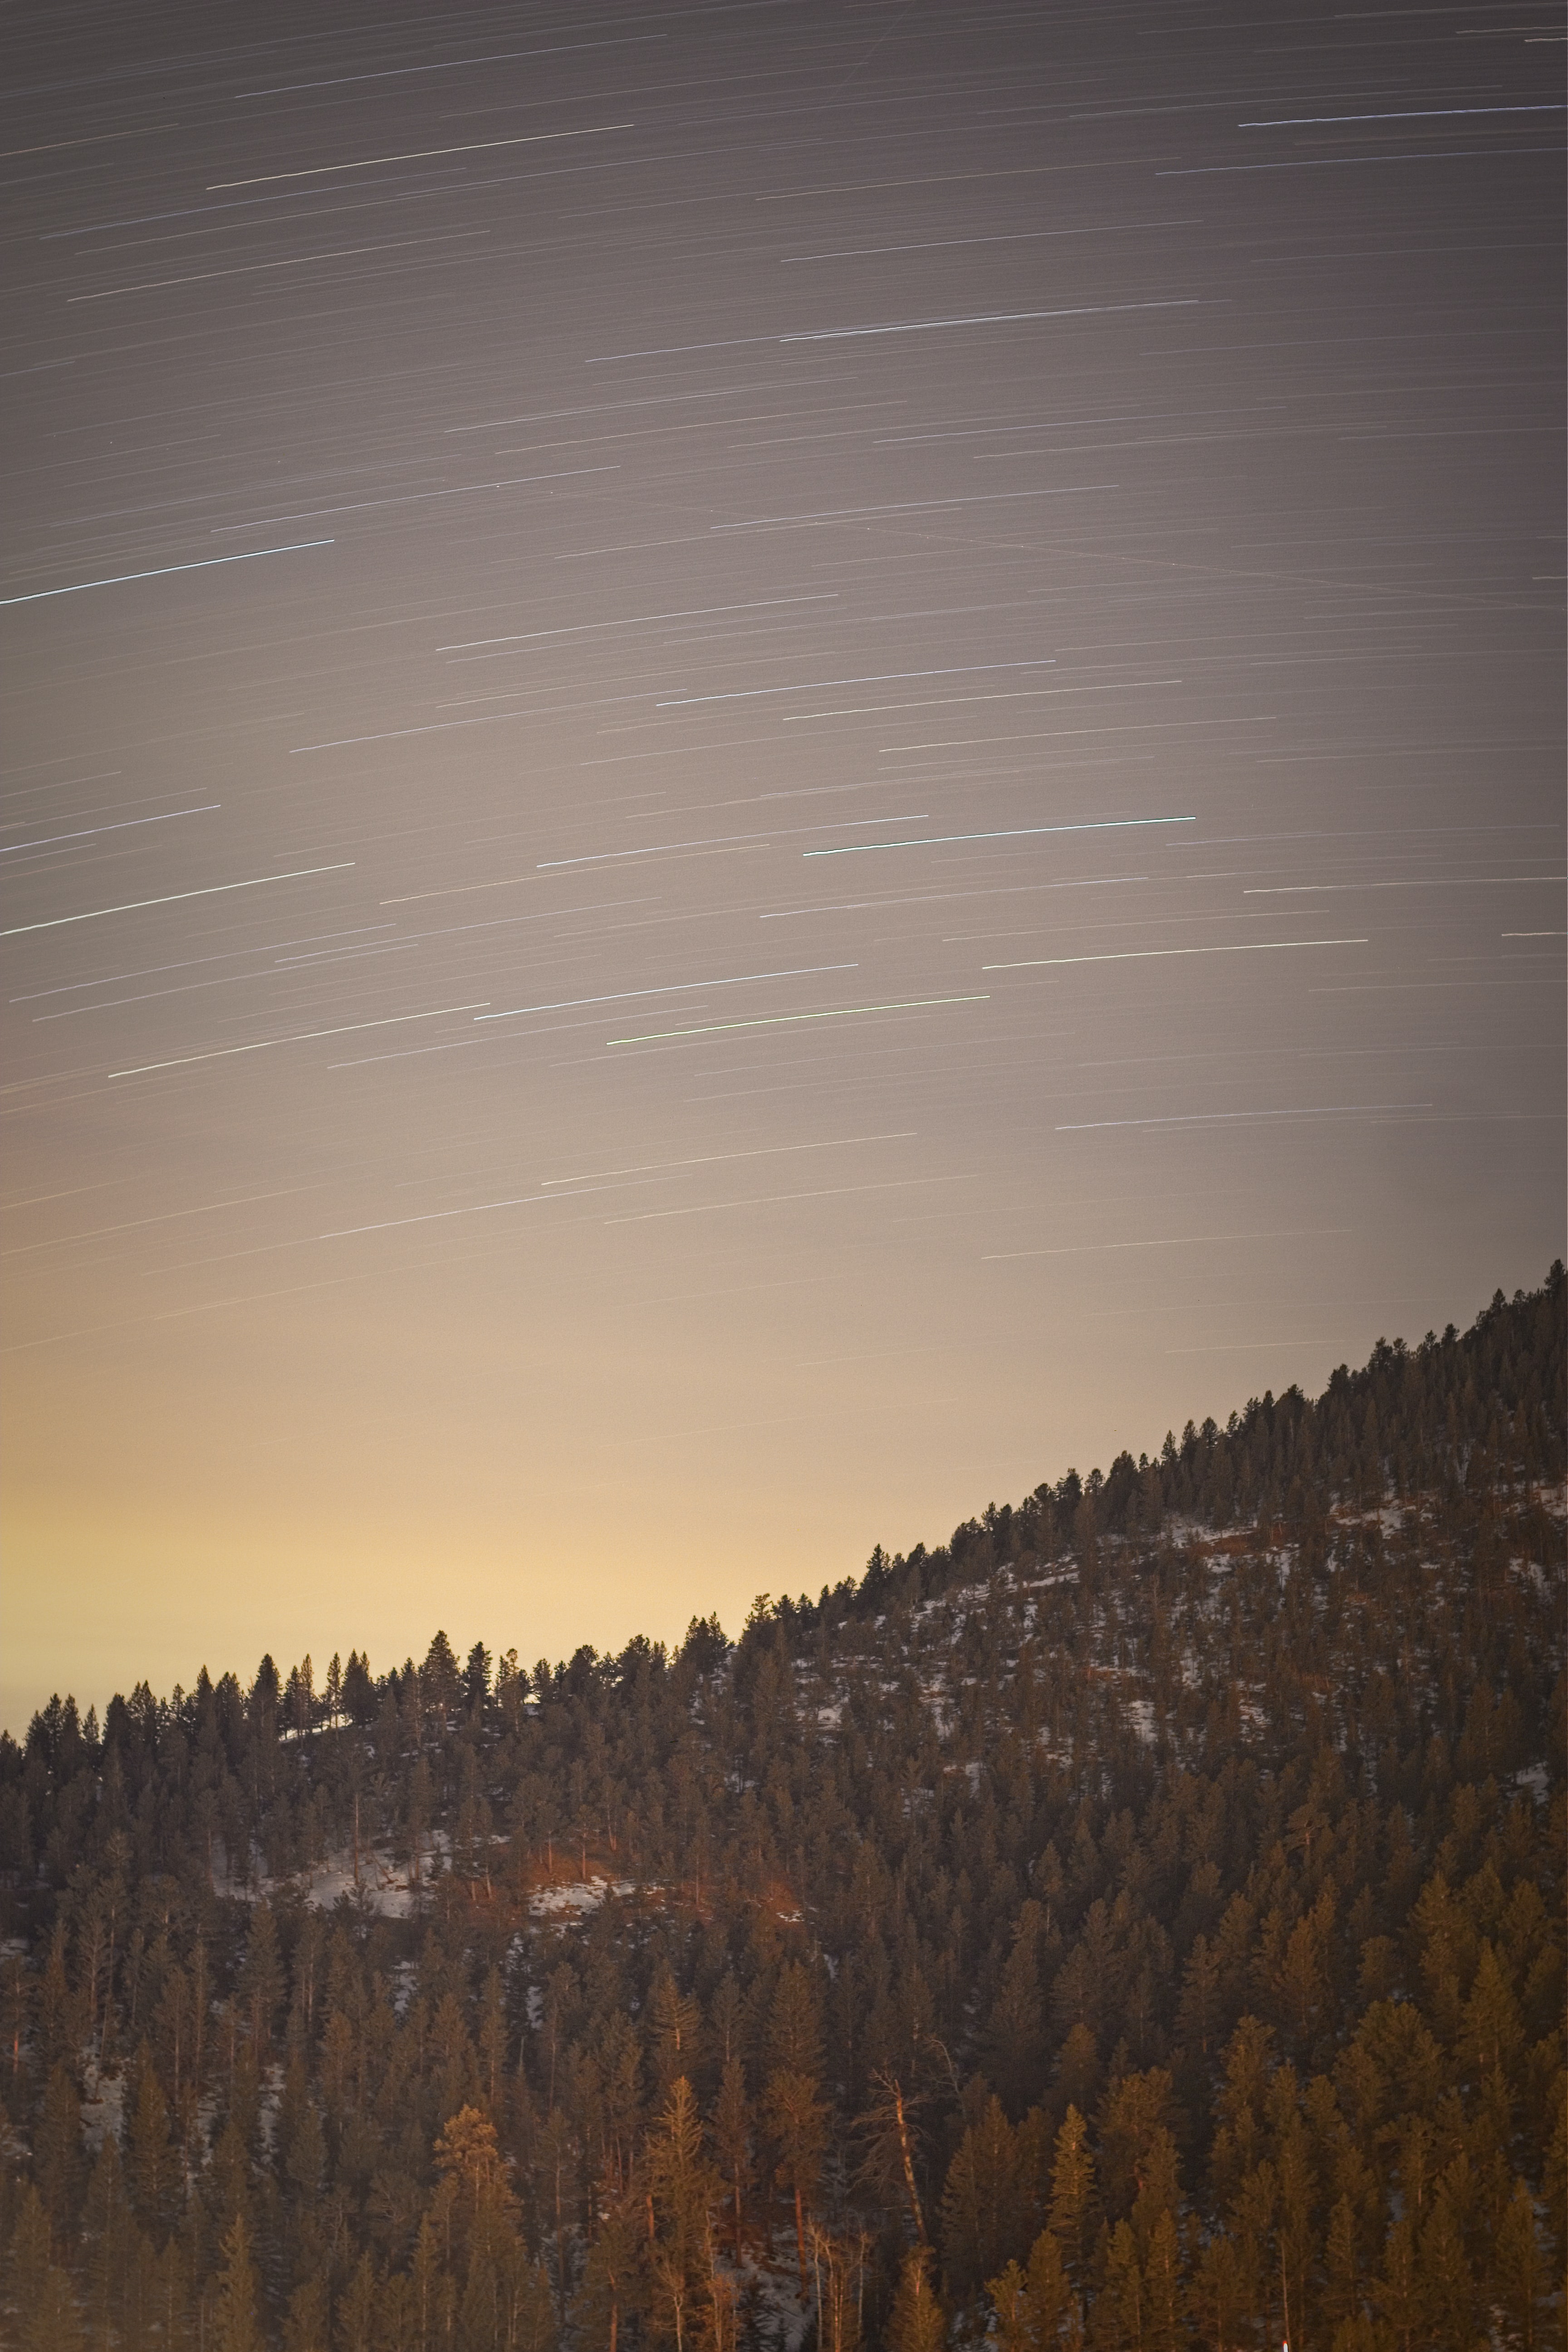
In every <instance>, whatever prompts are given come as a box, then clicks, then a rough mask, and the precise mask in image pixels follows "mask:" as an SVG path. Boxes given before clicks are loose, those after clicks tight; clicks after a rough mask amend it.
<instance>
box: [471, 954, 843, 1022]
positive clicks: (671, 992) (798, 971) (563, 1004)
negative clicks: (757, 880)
mask: <svg viewBox="0 0 1568 2352" xmlns="http://www.w3.org/2000/svg"><path fill="white" fill-rule="evenodd" d="M859 969H860V967H859V965H858V964H857V963H806V964H800V965H798V966H796V968H795V970H794V971H742V972H737V973H735V975H734V976H733V978H731V979H726V980H674V981H670V982H667V983H666V985H665V986H664V987H662V988H617V989H616V990H614V991H613V992H612V993H611V994H610V995H608V996H563V997H562V998H561V999H560V1000H559V1002H558V1003H554V1004H518V1005H514V1006H513V1007H512V1009H511V1011H510V1013H477V1014H476V1015H475V1018H476V1020H479V1021H518V1020H521V1018H522V1017H523V1015H524V1014H525V1013H575V1012H577V1011H578V1010H579V1009H580V1008H581V1007H582V1006H583V1005H584V1004H624V1003H626V1001H627V1000H628V999H629V998H631V997H634V996H692V995H695V994H697V993H698V992H700V990H702V989H705V988H744V987H747V986H749V985H750V984H751V983H752V982H753V981H760V980H805V979H808V978H812V977H814V976H815V975H816V973H818V972H824V971H859Z"/></svg>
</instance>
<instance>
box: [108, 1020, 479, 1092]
mask: <svg viewBox="0 0 1568 2352" xmlns="http://www.w3.org/2000/svg"><path fill="white" fill-rule="evenodd" d="M475 1010H476V1007H475V1006H473V1005H472V1004H438V1005H437V1006H436V1007H435V1008H434V1010H433V1011H431V1012H429V1013H388V1014H387V1015H386V1016H385V1017H384V1019H383V1020H380V1021H345V1022H344V1023H343V1024H342V1027H341V1028H337V1029H299V1030H295V1031H293V1032H291V1034H289V1036H287V1037H258V1038H256V1039H254V1040H253V1042H252V1043H251V1044H250V1045H215V1046H213V1047H212V1049H211V1050H210V1051H209V1052H207V1053H205V1054H177V1055H174V1058H173V1060H171V1061H167V1062H138V1063H137V1065H136V1066H135V1068H134V1069H130V1070H110V1073H109V1076H110V1077H111V1078H144V1077H146V1076H147V1075H148V1073H149V1072H150V1071H153V1070H184V1069H189V1067H190V1066H191V1065H192V1064H193V1063H194V1062H226V1061H227V1060H229V1058H230V1057H231V1056H232V1055H236V1054H265V1053H266V1052H267V1050H268V1047H269V1046H272V1045H310V1043H311V1042H312V1041H313V1040H314V1039H315V1038H318V1037H347V1036H349V1035H350V1034H352V1033H353V1031H355V1030H357V1029H397V1028H401V1027H402V1026H403V1024H405V1022H409V1021H439V1020H441V1019H442V1018H443V1017H444V1016H445V1015H446V1014H447V1013H472V1012H474V1011H475Z"/></svg>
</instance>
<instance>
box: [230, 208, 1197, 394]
mask: <svg viewBox="0 0 1568 2352" xmlns="http://www.w3.org/2000/svg"><path fill="white" fill-rule="evenodd" d="M246 184H247V183H245V182H243V181H236V182H235V183H234V185H236V186H237V187H238V186H244V185H246ZM1200 307H1201V298H1200V297H1199V296H1198V295H1196V294H1184V295H1176V296H1173V297H1171V298H1170V299H1166V300H1164V301H1160V302H1079V303H1075V304H1074V305H1073V306H1072V307H1071V308H1069V309H1067V310H976V311H974V312H973V313H970V314H968V315H966V316H964V317H963V318H954V319H896V320H890V321H889V323H887V324H886V325H877V324H873V325H870V326H865V327H805V328H802V329H800V330H798V331H796V332H795V333H794V334H784V335H724V336H721V338H720V340H719V341H717V342H711V343H661V344H657V345H655V346H654V348H653V349H651V350H649V351H646V352H595V353H594V354H593V356H592V357H591V358H590V359H588V360H587V361H586V362H584V364H585V365H586V366H588V367H607V366H608V365H610V363H611V362H613V361H616V360H673V359H684V358H686V357H687V356H688V355H689V353H690V352H733V351H739V350H740V349H741V347H742V344H746V343H837V342H845V341H851V340H852V339H853V338H854V337H856V336H858V335H930V334H934V333H936V332H937V331H939V330H941V329H942V328H944V327H1014V326H1021V325H1024V324H1026V323H1029V322H1031V321H1033V320H1037V319H1102V318H1107V317H1110V315H1111V314H1112V313H1114V312H1116V311H1120V310H1197V309H1199V308H1200Z"/></svg>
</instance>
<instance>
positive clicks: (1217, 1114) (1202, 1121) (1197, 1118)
mask: <svg viewBox="0 0 1568 2352" xmlns="http://www.w3.org/2000/svg"><path fill="white" fill-rule="evenodd" d="M1431 1108H1432V1105H1431V1104H1430V1103H1429V1102H1409V1103H1308V1104H1305V1105H1303V1106H1302V1107H1301V1108H1290V1109H1288V1110H1177V1111H1167V1112H1165V1113H1163V1115H1162V1116H1161V1117H1159V1118H1079V1119H1073V1120H1071V1121H1069V1123H1068V1125H1067V1126H1065V1127H1058V1129H1057V1130H1056V1131H1057V1133H1058V1135H1089V1134H1090V1133H1092V1132H1093V1131H1094V1130H1095V1129H1100V1128H1107V1127H1229V1126H1233V1125H1237V1124H1239V1123H1241V1122H1244V1121H1245V1122H1248V1123H1250V1122H1251V1121H1253V1120H1257V1119H1269V1118H1364V1117H1369V1116H1371V1115H1372V1114H1373V1113H1374V1112H1382V1111H1412V1110H1430V1109H1431Z"/></svg>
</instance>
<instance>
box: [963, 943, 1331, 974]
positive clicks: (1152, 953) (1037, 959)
mask: <svg viewBox="0 0 1568 2352" xmlns="http://www.w3.org/2000/svg"><path fill="white" fill-rule="evenodd" d="M1367 944H1368V942H1367V941H1366V940H1228V941H1226V942H1225V943H1224V944H1223V945H1221V946H1219V947H1212V948H1118V949H1116V950H1114V951H1113V952H1112V953H1111V954H1110V955H1077V956H1028V957H1026V958H1025V960H1024V961H1023V962H1021V963H983V964H982V965H981V967H980V969H981V971H1047V970H1048V969H1049V968H1051V967H1052V966H1054V965H1057V964H1064V963H1146V962H1151V961H1154V960H1155V959H1156V958H1158V957H1161V956H1205V955H1266V954H1268V952H1269V951H1270V950H1274V949H1279V948H1364V947H1365V946H1367Z"/></svg>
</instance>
